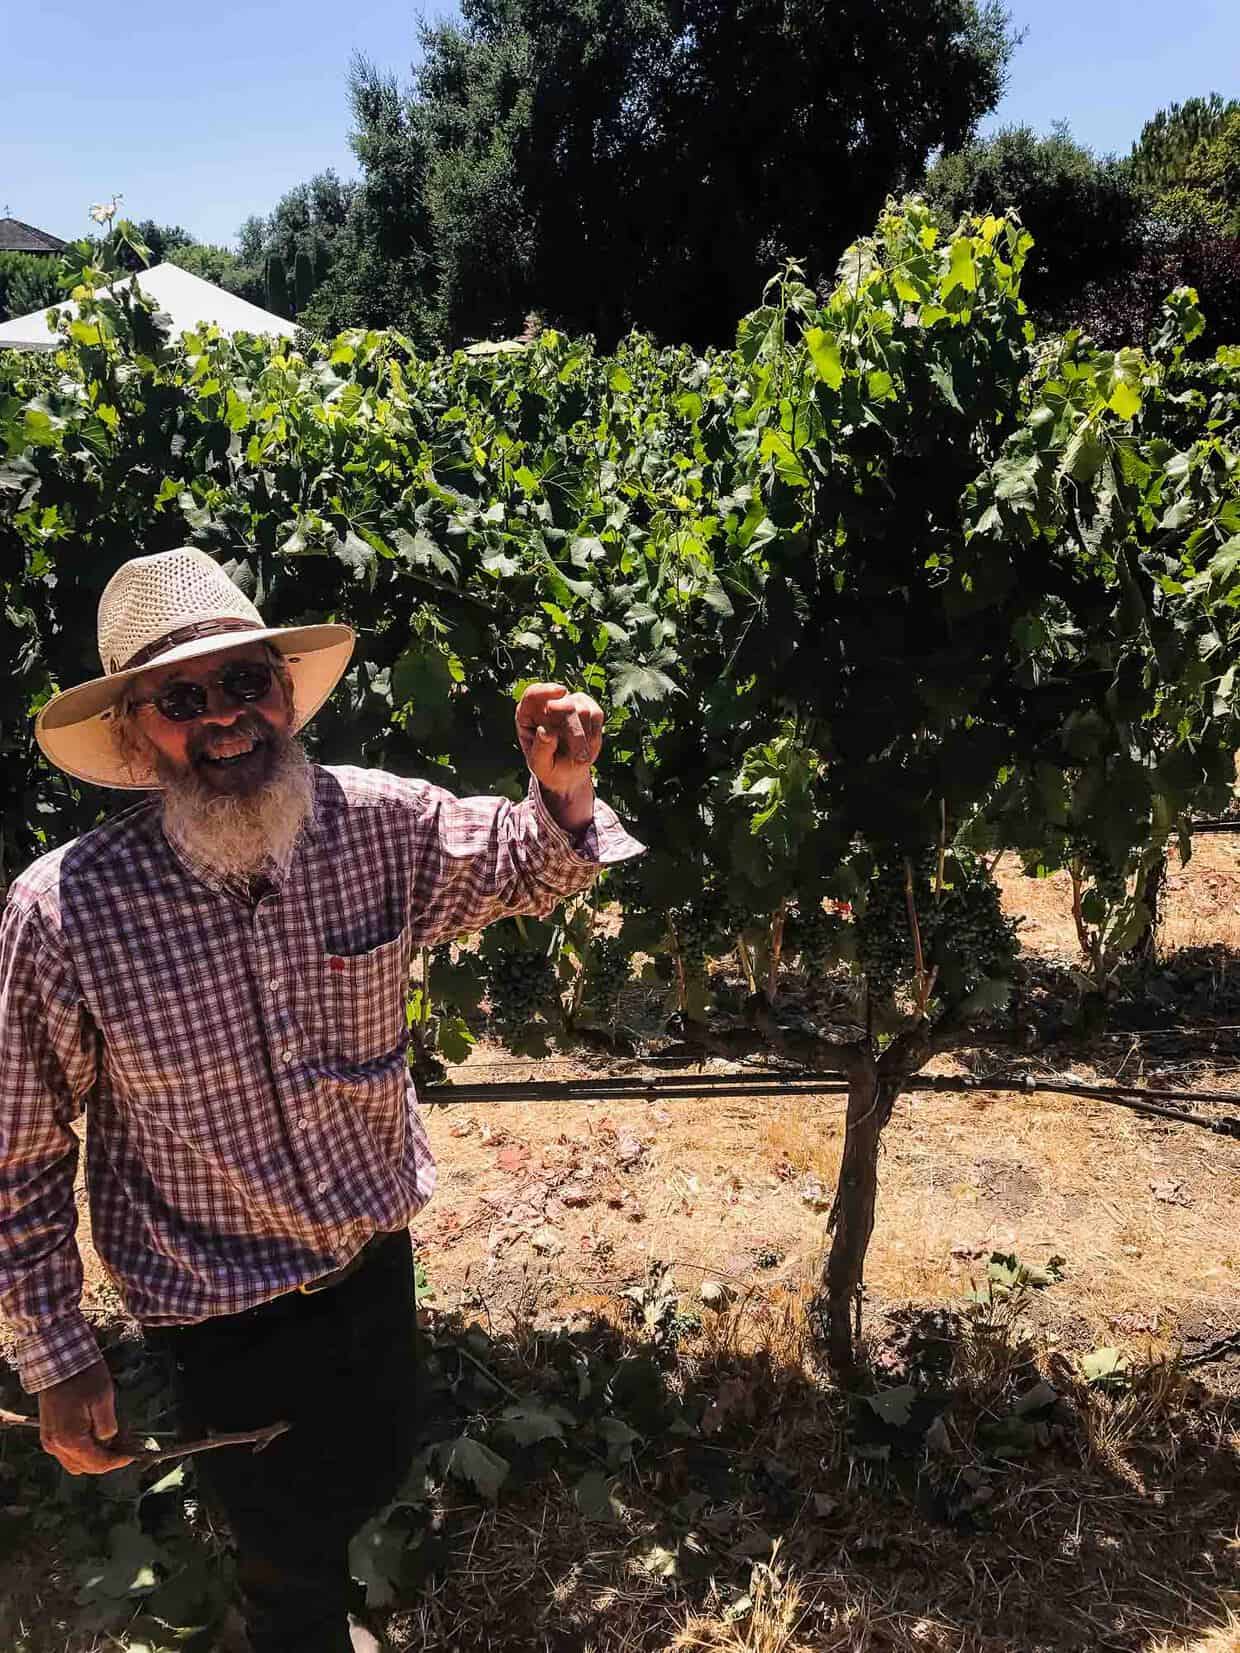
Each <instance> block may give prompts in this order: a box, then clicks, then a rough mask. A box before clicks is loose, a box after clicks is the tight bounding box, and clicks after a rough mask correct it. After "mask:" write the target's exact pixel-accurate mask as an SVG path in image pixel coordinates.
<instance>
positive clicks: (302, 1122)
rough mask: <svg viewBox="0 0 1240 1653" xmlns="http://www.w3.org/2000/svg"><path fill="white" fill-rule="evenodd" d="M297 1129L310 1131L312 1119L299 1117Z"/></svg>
mask: <svg viewBox="0 0 1240 1653" xmlns="http://www.w3.org/2000/svg"><path fill="white" fill-rule="evenodd" d="M297 1129H298V1130H299V1131H308V1130H309V1129H310V1121H309V1120H308V1119H306V1118H304V1117H303V1118H301V1119H299V1120H298V1121H297Z"/></svg>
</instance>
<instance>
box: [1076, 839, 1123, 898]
mask: <svg viewBox="0 0 1240 1653" xmlns="http://www.w3.org/2000/svg"><path fill="white" fill-rule="evenodd" d="M1075 854H1076V855H1077V857H1078V858H1079V860H1080V862H1081V865H1082V868H1083V871H1084V873H1085V881H1086V883H1087V884H1091V885H1092V886H1093V888H1094V889H1095V890H1096V891H1097V892H1098V895H1099V897H1100V898H1101V899H1102V900H1103V901H1105V902H1106V904H1107V906H1108V907H1118V906H1119V904H1120V903H1121V902H1122V901H1123V900H1124V899H1125V897H1126V896H1127V894H1128V879H1127V876H1126V874H1125V872H1124V869H1123V867H1121V866H1117V865H1116V864H1115V862H1114V861H1112V860H1111V858H1110V856H1108V855H1107V854H1105V852H1102V851H1099V850H1097V849H1095V848H1094V847H1093V846H1090V845H1081V846H1079V847H1078V848H1077V849H1076V850H1075Z"/></svg>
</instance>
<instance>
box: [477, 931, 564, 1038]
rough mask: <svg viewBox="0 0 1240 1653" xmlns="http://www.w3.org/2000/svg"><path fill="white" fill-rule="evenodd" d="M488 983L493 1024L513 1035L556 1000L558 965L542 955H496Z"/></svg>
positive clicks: (490, 964)
mask: <svg viewBox="0 0 1240 1653" xmlns="http://www.w3.org/2000/svg"><path fill="white" fill-rule="evenodd" d="M486 984H487V998H488V999H489V1000H490V1001H491V1017H492V1019H493V1021H494V1022H495V1023H496V1025H497V1026H498V1027H500V1028H502V1029H503V1030H504V1031H506V1032H511V1031H514V1030H516V1029H517V1028H522V1027H525V1026H527V1025H528V1024H529V1023H530V1022H532V1021H533V1019H534V1017H535V1016H536V1015H537V1014H538V1013H539V1011H541V1010H544V1009H545V1008H546V1007H547V1005H548V1004H549V1003H550V1001H551V1000H552V999H553V998H554V996H555V992H556V979H555V965H554V964H552V962H551V960H550V959H549V958H545V957H544V956H543V954H541V953H526V952H519V951H517V950H516V949H513V950H511V951H505V952H497V953H495V954H494V955H493V956H492V957H491V958H490V959H489V960H488V962H487V971H486Z"/></svg>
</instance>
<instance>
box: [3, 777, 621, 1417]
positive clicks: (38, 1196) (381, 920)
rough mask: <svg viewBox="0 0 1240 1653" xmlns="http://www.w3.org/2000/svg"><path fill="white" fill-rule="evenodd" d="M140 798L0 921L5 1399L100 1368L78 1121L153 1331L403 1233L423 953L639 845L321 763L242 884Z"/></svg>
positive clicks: (128, 1277) (133, 1292)
mask: <svg viewBox="0 0 1240 1653" xmlns="http://www.w3.org/2000/svg"><path fill="white" fill-rule="evenodd" d="M161 821H162V817H161V811H160V807H159V803H158V800H157V799H147V800H145V801H144V802H143V803H141V804H139V805H138V806H137V807H136V808H134V809H131V810H127V811H126V812H125V813H124V814H122V815H120V816H118V817H117V818H116V819H114V820H112V821H110V822H107V823H106V824H105V825H103V826H101V827H97V828H96V829H95V830H94V831H92V832H88V833H86V834H85V835H84V836H83V837H81V838H79V839H78V840H77V841H76V842H74V843H72V844H69V845H68V846H67V847H66V848H64V849H59V850H56V851H54V852H53V853H52V854H50V855H45V856H43V857H42V858H41V859H40V860H39V861H36V862H35V863H34V865H33V866H32V867H30V868H29V869H28V870H27V871H26V872H25V873H24V874H23V875H22V876H21V877H20V878H19V879H18V880H17V881H16V882H15V883H14V885H13V886H12V889H11V890H10V892H9V899H8V904H7V907H6V910H5V913H4V918H3V922H2V924H0V1310H2V1311H3V1313H4V1315H5V1316H6V1318H7V1319H8V1320H10V1321H11V1322H12V1323H13V1325H14V1326H15V1327H16V1329H17V1332H18V1336H19V1345H18V1350H17V1363H18V1370H19V1372H20V1375H21V1379H22V1382H23V1384H24V1386H25V1388H26V1389H27V1391H28V1392H31V1393H33V1392H35V1391H37V1390H40V1389H45V1388H47V1387H48V1386H49V1385H51V1384H53V1383H57V1382H59V1381H60V1380H61V1379H63V1378H67V1377H71V1376H72V1375H73V1373H75V1372H78V1371H81V1370H83V1369H84V1368H85V1367H87V1366H89V1365H91V1364H92V1363H93V1362H94V1361H95V1360H97V1359H98V1358H99V1354H98V1346H97V1344H96V1342H95V1338H94V1334H93V1332H92V1331H91V1329H90V1326H89V1324H88V1323H87V1321H86V1319H85V1317H84V1316H83V1314H82V1312H81V1309H80V1307H79V1302H80V1298H81V1290H82V1264H81V1258H80V1256H79V1254H78V1249H77V1244H76V1241H75V1238H74V1234H75V1229H76V1225H77V1211H76V1206H75V1202H74V1192H73V1189H74V1176H75V1172H76V1168H77V1158H78V1139H77V1135H76V1133H75V1132H74V1131H73V1130H72V1128H71V1124H70V1122H71V1121H72V1120H73V1119H74V1118H75V1117H76V1116H77V1115H79V1114H80V1113H81V1112H82V1111H83V1109H84V1108H85V1107H86V1104H87V1103H89V1111H88V1113H87V1121H86V1180H87V1189H88V1193H89V1199H90V1212H91V1224H92V1230H93V1238H94V1244H95V1249H96V1250H97V1252H98V1254H99V1256H100V1258H101V1259H102V1260H103V1262H104V1264H105V1266H106V1268H107V1269H108V1272H109V1273H110V1274H111V1276H112V1277H113V1279H114V1280H115V1281H116V1283H117V1285H118V1286H119V1288H120V1290H121V1291H122V1293H123V1295H124V1298H125V1301H126V1303H127V1305H128V1307H129V1309H130V1311H131V1312H132V1313H133V1314H134V1315H135V1316H136V1317H137V1319H138V1320H140V1321H143V1322H145V1323H147V1324H151V1325H166V1324H182V1323H185V1322H190V1321H197V1320H204V1319H207V1318H209V1317H211V1316H213V1315H221V1314H234V1313H237V1312H238V1311H240V1310H243V1309H247V1308H251V1307H253V1306H254V1305H255V1304H258V1303H261V1302H264V1301H266V1300H267V1299H269V1298H271V1297H274V1296H276V1295H278V1294H279V1293H281V1292H285V1291H289V1290H291V1289H292V1288H294V1287H296V1286H298V1285H300V1284H302V1283H303V1282H306V1281H309V1280H312V1279H314V1278H316V1277H318V1276H321V1275H324V1274H327V1273H330V1272H332V1271H333V1270H334V1269H336V1268H339V1267H340V1266H341V1264H343V1263H344V1262H346V1261H348V1260H349V1259H350V1258H351V1257H352V1256H353V1255H354V1254H355V1253H356V1252H357V1251H358V1250H359V1249H360V1248H361V1246H362V1245H363V1244H364V1243H365V1242H366V1240H367V1239H369V1238H370V1236H371V1235H372V1234H374V1233H376V1232H378V1231H380V1230H386V1229H399V1228H402V1227H404V1226H405V1225H406V1224H408V1222H409V1221H410V1219H411V1218H412V1217H413V1215H414V1214H415V1213H416V1212H417V1211H418V1210H419V1209H420V1208H421V1207H422V1206H423V1205H424V1204H425V1202H426V1200H427V1199H428V1198H429V1197H430V1194H431V1190H432V1188H433V1186H434V1180H435V1174H434V1163H433V1161H432V1158H431V1154H430V1149H429V1146H428V1144H427V1140H426V1135H425V1132H424V1130H423V1128H422V1123H421V1120H420V1118H419V1114H418V1108H417V1103H416V1099H415V1096H414V1090H413V1085H412V1082H411V1080H410V1078H409V1074H408V1069H407V1064H406V1061H405V1048H406V1043H407V1033H406V1023H405V1000H406V993H407V983H408V978H409V968H410V960H411V955H412V954H413V952H414V950H415V949H416V948H419V947H426V946H430V945H432V944H434V943H436V942H441V941H446V940H450V939H452V938H454V937H457V936H461V935H464V934H466V933H468V932H470V931H473V930H478V929H480V928H481V927H482V926H483V925H486V924H489V923H491V922H492V921H493V920H494V919H497V918H501V917H503V916H505V915H506V914H510V913H537V914H545V913H547V912H549V911H551V909H552V908H554V907H555V906H556V905H557V903H559V902H560V901H561V900H562V899H563V898H564V897H565V896H568V895H572V894H574V893H575V892H576V891H578V890H581V889H584V888H585V887H586V886H587V885H588V884H589V883H590V882H591V881H592V880H593V879H594V878H595V876H596V875H597V873H598V872H599V869H600V868H601V867H603V866H607V865H609V864H610V863H613V862H616V861H622V860H625V859H627V858H628V857H630V856H632V855H635V854H638V853H639V852H640V849H641V846H640V845H639V844H637V843H636V842H635V841H634V840H633V839H632V838H630V837H629V835H628V834H627V833H626V832H625V830H624V828H623V827H622V826H621V824H620V822H619V821H618V819H617V818H616V816H615V814H614V813H613V811H612V810H611V809H609V808H608V806H607V805H606V804H604V803H601V802H599V803H596V804H595V811H594V819H593V821H592V822H591V823H590V824H589V825H588V826H587V827H586V828H585V829H584V830H583V831H582V832H581V833H579V834H576V835H574V839H573V840H572V841H571V842H570V840H569V838H568V837H567V836H566V834H565V833H564V832H563V831H562V830H561V828H560V827H559V826H558V825H557V824H556V823H555V821H554V820H552V818H551V816H550V814H549V813H548V811H547V808H546V805H545V803H544V802H543V799H542V796H541V792H540V790H539V787H538V783H537V782H536V781H534V780H531V782H530V791H529V795H528V797H527V798H526V799H525V800H524V801H523V802H522V803H520V804H511V803H508V802H507V801H505V800H504V799H501V798H463V799H458V798H455V797H453V796H452V795H451V793H448V792H445V791H443V790H442V789H441V788H440V787H436V786H432V785H430V784H429V783H427V782H425V781H415V780H403V779H401V778H399V777H397V776H395V775H389V774H385V773H382V772H379V771H375V770H364V769H353V768H318V769H316V770H315V803H314V811H313V815H312V818H311V821H310V823H309V825H308V826H307V829H306V831H305V833H304V834H303V836H302V838H301V839H300V840H299V842H298V845H297V848H296V849H295V851H294V853H293V856H292V860H291V862H290V865H289V867H288V870H287V871H286V872H285V873H284V874H283V876H282V877H281V876H280V875H278V874H276V875H274V876H273V879H272V883H271V887H270V889H269V890H267V891H266V893H263V894H261V896H260V897H259V899H257V900H256V901H255V900H251V898H250V896H249V894H248V892H245V891H242V890H240V889H238V888H236V887H234V886H229V885H228V884H226V883H222V882H221V881H220V880H219V879H217V878H214V877H212V876H211V875H210V873H209V872H208V871H207V870H206V869H205V868H203V867H202V866H200V865H195V864H194V863H193V862H192V861H191V860H190V858H189V857H188V856H187V855H186V853H185V852H184V850H183V849H182V848H181V847H180V846H177V845H175V844H173V843H170V842H169V840H168V838H166V837H165V835H164V832H163V830H162V824H161Z"/></svg>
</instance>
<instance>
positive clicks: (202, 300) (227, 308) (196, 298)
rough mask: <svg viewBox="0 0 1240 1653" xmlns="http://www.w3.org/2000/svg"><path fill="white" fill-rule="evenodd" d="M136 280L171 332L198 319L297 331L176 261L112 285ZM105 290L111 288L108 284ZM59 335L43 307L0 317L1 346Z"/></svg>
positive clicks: (52, 340) (34, 343)
mask: <svg viewBox="0 0 1240 1653" xmlns="http://www.w3.org/2000/svg"><path fill="white" fill-rule="evenodd" d="M130 281H137V282H138V284H139V285H140V287H141V288H142V291H143V292H144V293H145V294H146V295H147V297H148V298H151V299H154V301H155V303H156V304H157V305H158V306H159V308H160V309H161V310H164V311H166V312H167V314H168V315H170V316H171V317H172V331H173V333H174V334H179V333H186V332H189V331H191V330H192V329H193V328H195V327H197V326H198V324H199V323H200V322H204V321H205V322H214V323H215V325H216V326H217V327H218V328H219V329H220V331H221V332H224V333H276V334H278V335H279V336H280V337H281V338H285V339H289V338H292V336H293V334H294V333H295V332H296V331H297V329H296V328H295V327H294V325H293V323H292V322H291V321H285V320H284V318H283V317H282V316H274V315H272V313H271V312H270V310H260V309H259V307H258V305H257V304H250V303H248V302H247V301H246V300H245V299H243V298H238V297H237V296H236V294H235V293H226V292H225V291H224V289H223V288H222V287H216V286H214V285H213V284H212V283H211V282H209V281H203V280H202V278H201V277H200V276H196V275H190V273H189V271H188V270H182V269H180V268H179V267H178V266H177V265H176V264H156V265H153V266H152V268H151V269H149V270H142V271H141V272H140V273H139V274H138V275H136V276H129V277H127V278H126V280H125V281H119V282H117V283H116V286H118V287H123V286H127V285H128V283H129V282H130ZM107 291H108V292H111V291H112V288H108V289H107ZM53 309H55V310H57V311H62V310H68V311H72V312H76V310H77V305H76V304H72V303H67V304H57V305H54V306H53ZM61 343H62V339H61V335H60V334H59V333H54V332H53V331H52V329H51V328H50V327H49V326H48V325H47V311H46V310H34V311H32V312H31V314H30V315H28V316H18V317H16V318H15V320H13V321H6V322H0V350H58V349H59V348H60V345H61Z"/></svg>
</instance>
